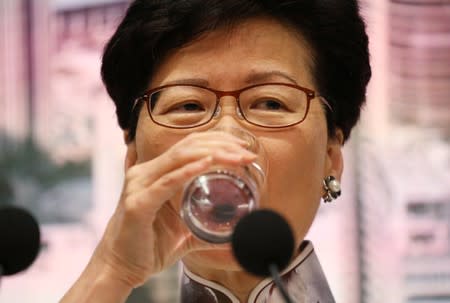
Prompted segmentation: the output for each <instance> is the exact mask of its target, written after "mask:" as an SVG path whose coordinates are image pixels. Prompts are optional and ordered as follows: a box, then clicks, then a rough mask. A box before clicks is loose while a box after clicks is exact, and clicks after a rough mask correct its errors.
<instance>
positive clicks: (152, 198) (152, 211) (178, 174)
mask: <svg viewBox="0 0 450 303" xmlns="http://www.w3.org/2000/svg"><path fill="white" fill-rule="evenodd" d="M212 163H213V159H212V157H205V158H202V159H200V160H197V161H195V162H191V163H189V164H186V165H184V166H183V167H181V168H178V169H176V170H174V171H171V172H170V173H168V174H165V175H164V176H162V177H161V178H159V179H158V180H156V181H155V182H153V184H151V185H150V186H148V187H140V189H139V190H127V192H129V193H130V195H129V196H130V197H132V198H129V199H126V200H127V201H126V202H124V203H126V204H127V205H126V207H127V208H129V209H131V210H136V211H145V212H147V214H148V215H149V216H155V215H156V213H157V212H158V210H159V209H160V208H161V206H162V205H163V204H164V203H165V202H166V201H168V200H170V199H171V198H172V197H173V196H174V195H175V194H176V193H177V192H179V191H180V190H181V189H182V188H183V186H184V184H185V183H186V182H188V181H189V180H190V179H192V178H193V177H194V176H196V175H197V174H199V173H201V172H204V171H205V170H207V169H208V168H209V167H210V166H211V165H212ZM150 206H151V207H150Z"/></svg>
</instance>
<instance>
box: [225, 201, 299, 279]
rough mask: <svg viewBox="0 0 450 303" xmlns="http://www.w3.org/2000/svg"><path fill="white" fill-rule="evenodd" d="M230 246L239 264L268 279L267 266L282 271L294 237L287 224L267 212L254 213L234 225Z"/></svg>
mask: <svg viewBox="0 0 450 303" xmlns="http://www.w3.org/2000/svg"><path fill="white" fill-rule="evenodd" d="M231 244H232V248H233V253H234V256H235V258H236V259H237V261H238V262H239V264H240V265H241V266H242V267H243V268H244V269H245V270H246V271H248V272H250V273H252V274H255V275H257V276H264V277H265V276H270V271H269V265H271V264H274V265H276V266H277V268H278V270H280V271H281V270H283V269H284V268H285V267H286V266H287V265H288V264H289V261H290V259H291V257H292V254H293V251H294V235H293V232H292V230H291V227H290V226H289V224H288V222H286V220H285V219H284V218H283V217H282V216H281V215H279V214H277V213H276V212H273V211H271V210H266V209H262V210H256V211H254V212H251V213H250V214H248V215H246V216H245V217H243V218H242V219H241V220H240V221H239V222H238V223H237V225H236V227H235V229H234V231H233V235H232V239H231Z"/></svg>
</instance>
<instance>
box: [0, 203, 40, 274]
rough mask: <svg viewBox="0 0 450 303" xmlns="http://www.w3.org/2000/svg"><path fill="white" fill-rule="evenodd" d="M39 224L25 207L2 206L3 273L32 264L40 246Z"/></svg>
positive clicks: (0, 252) (0, 254)
mask: <svg viewBox="0 0 450 303" xmlns="http://www.w3.org/2000/svg"><path fill="white" fill-rule="evenodd" d="M40 238H41V237H40V231H39V225H38V223H37V222H36V220H35V219H34V217H33V216H32V215H31V214H30V213H29V212H27V211H26V210H24V209H21V208H17V207H12V206H7V207H1V208H0V266H1V269H2V275H5V276H8V275H13V274H15V273H18V272H20V271H22V270H24V269H26V268H27V267H28V266H30V265H31V264H32V263H33V262H34V260H35V259H36V257H37V255H38V253H39V248H40V243H41V242H40Z"/></svg>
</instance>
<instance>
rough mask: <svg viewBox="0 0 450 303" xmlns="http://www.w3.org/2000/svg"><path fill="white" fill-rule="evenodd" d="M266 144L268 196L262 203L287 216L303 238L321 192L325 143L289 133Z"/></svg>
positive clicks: (314, 138) (317, 137) (317, 138)
mask: <svg viewBox="0 0 450 303" xmlns="http://www.w3.org/2000/svg"><path fill="white" fill-rule="evenodd" d="M271 141H272V142H270V143H269V144H266V146H267V154H268V155H269V174H268V178H267V192H268V194H267V199H264V200H263V201H262V203H261V204H263V205H262V206H263V207H268V208H271V209H274V210H275V211H278V212H279V213H281V214H282V215H284V216H285V217H286V219H287V220H288V221H289V223H290V224H291V226H292V227H293V229H294V232H295V234H296V238H297V239H298V240H299V241H300V240H302V239H303V238H304V236H305V234H306V232H307V231H308V229H309V227H310V225H311V223H312V221H313V219H314V217H315V214H316V211H317V208H318V205H319V202H320V197H321V195H322V186H321V184H322V183H321V182H322V177H323V176H322V172H323V168H324V165H325V155H326V144H325V141H324V140H322V139H320V137H319V136H302V135H301V134H299V133H297V135H293V136H289V137H287V138H285V137H283V138H279V139H273V140H271Z"/></svg>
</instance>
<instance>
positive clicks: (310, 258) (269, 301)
mask: <svg viewBox="0 0 450 303" xmlns="http://www.w3.org/2000/svg"><path fill="white" fill-rule="evenodd" d="M299 251H300V254H299V255H298V256H297V257H296V258H295V259H294V260H293V262H291V264H290V265H289V266H288V267H287V268H286V269H285V270H284V271H283V272H282V273H281V279H282V281H283V283H284V285H285V287H286V290H287V292H288V293H289V295H290V296H291V298H292V300H293V301H294V302H297V303H335V300H334V298H333V295H332V293H331V290H330V287H329V286H328V283H327V280H326V278H325V275H324V274H323V271H322V268H321V266H320V263H319V260H318V258H317V256H316V254H315V252H314V247H313V245H312V244H311V242H309V241H304V242H303V243H302V244H301V245H300V248H299ZM180 302H181V303H241V302H239V300H238V298H237V297H236V296H235V295H234V294H233V293H232V292H231V291H230V290H228V289H227V288H225V287H224V286H222V285H220V284H218V283H216V282H213V281H209V280H206V279H204V278H202V277H200V276H198V275H196V274H194V273H192V272H191V271H189V270H188V269H187V268H186V267H183V275H182V277H181V301H180ZM275 302H277V303H279V302H283V299H282V297H281V295H280V294H279V291H278V289H277V287H276V286H275V284H274V282H273V280H272V279H271V278H267V279H264V280H263V281H261V282H260V283H259V284H258V285H257V286H256V287H255V288H254V289H253V290H252V291H251V293H250V296H249V299H248V301H247V302H246V303H275Z"/></svg>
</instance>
